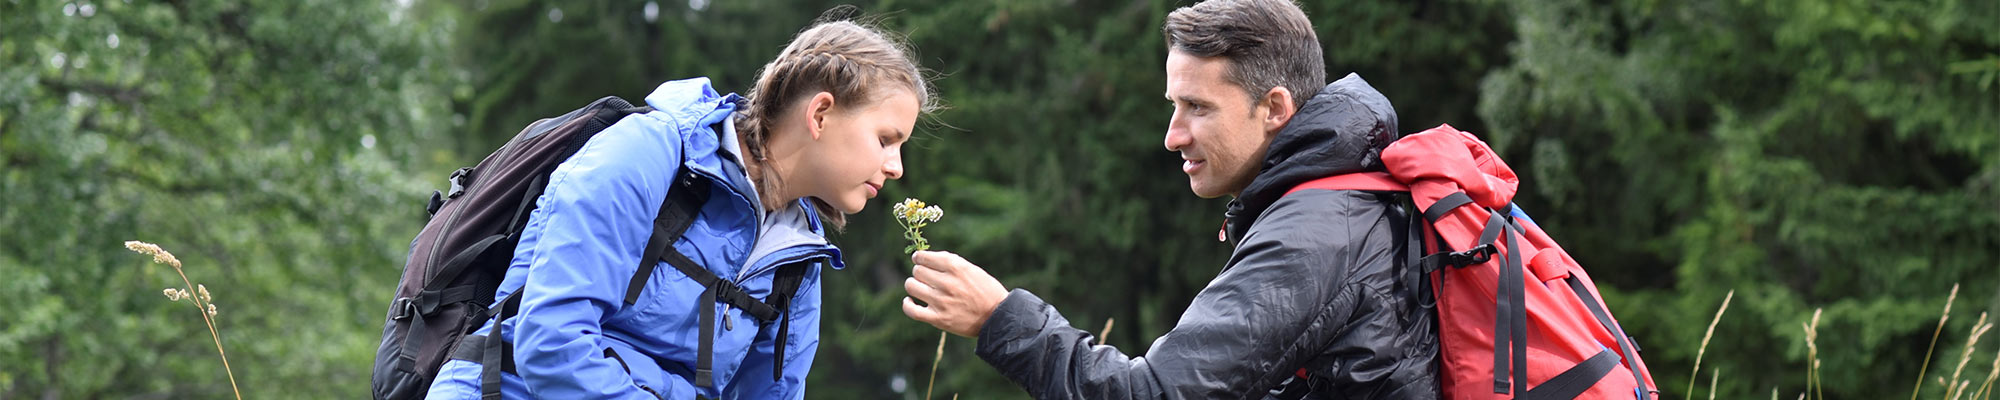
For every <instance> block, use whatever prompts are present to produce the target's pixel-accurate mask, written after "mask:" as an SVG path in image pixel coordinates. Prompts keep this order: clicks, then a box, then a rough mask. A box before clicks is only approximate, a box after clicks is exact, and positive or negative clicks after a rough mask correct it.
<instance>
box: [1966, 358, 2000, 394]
mask: <svg viewBox="0 0 2000 400" xmlns="http://www.w3.org/2000/svg"><path fill="white" fill-rule="evenodd" d="M1996 378H2000V351H1996V352H1994V354H1993V366H1992V367H1989V368H1987V369H1986V383H1983V384H1980V385H1979V391H1977V392H1974V393H1973V394H1972V397H1971V398H1974V399H1985V398H1989V397H1992V396H1993V380H1994V379H1996Z"/></svg>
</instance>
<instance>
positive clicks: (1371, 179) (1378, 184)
mask: <svg viewBox="0 0 2000 400" xmlns="http://www.w3.org/2000/svg"><path fill="white" fill-rule="evenodd" d="M1306 189H1328V190H1366V191H1379V192H1408V191H1410V185H1407V184H1404V183H1403V182H1401V181H1397V180H1396V178H1395V177H1393V176H1389V173H1387V172H1356V173H1351V174H1340V175H1334V176H1329V177H1325V178H1319V179H1314V180H1310V181H1306V183H1301V184H1299V185H1298V186H1294V187H1292V190H1287V191H1285V194H1286V195H1291V194H1292V193H1298V192H1299V191H1300V190H1306Z"/></svg>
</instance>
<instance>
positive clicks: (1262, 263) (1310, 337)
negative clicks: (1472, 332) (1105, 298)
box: [977, 201, 1373, 399]
mask: <svg viewBox="0 0 2000 400" xmlns="http://www.w3.org/2000/svg"><path fill="white" fill-rule="evenodd" d="M1285 203H1292V202H1285V201H1281V202H1280V204H1277V205H1274V206H1273V208H1272V209H1271V211H1270V212H1268V213H1267V214H1266V217H1265V218H1264V220H1265V221H1268V222H1267V223H1265V224H1264V225H1267V227H1258V228H1263V229H1253V230H1252V232H1251V233H1250V234H1249V235H1247V236H1246V237H1245V238H1244V240H1243V243H1242V244H1240V245H1239V246H1238V247H1237V249H1236V252H1235V253H1234V254H1233V255H1232V256H1231V260H1230V266H1229V267H1228V268H1227V269H1225V270H1224V271H1223V273H1222V274H1221V275H1219V276H1217V277H1216V278H1215V279H1214V280H1213V281H1211V282H1209V285H1208V287H1207V288H1205V289H1202V291H1201V292H1200V293H1199V294H1197V295H1196V296H1195V298H1194V301H1193V303H1192V304H1190V306H1189V308H1188V310H1187V311H1186V312H1185V313H1184V314H1182V316H1181V318H1180V320H1179V324H1178V325H1176V326H1175V327H1174V328H1173V330H1171V331H1169V332H1167V333H1166V335H1164V336H1161V337H1160V338H1159V339H1158V340H1155V341H1154V342H1153V346H1152V348H1151V349H1148V350H1147V351H1146V354H1145V355H1144V356H1141V357H1130V356H1127V355H1125V354H1123V353H1121V352H1119V351H1118V350H1117V349H1115V348H1112V347H1110V346H1101V345H1098V346H1093V345H1091V342H1092V340H1091V338H1090V334H1089V333H1087V332H1084V331H1082V330H1078V329H1075V328H1072V327H1071V326H1070V323H1069V321H1068V320H1066V319H1064V318H1063V317H1062V315H1061V314H1059V313H1057V312H1056V310H1055V308H1054V307H1052V306H1050V305H1048V304H1047V303H1044V302H1043V301H1042V300H1041V299H1039V298H1037V297H1035V295H1033V294H1031V293H1029V292H1027V291H1025V290H1019V289H1017V290H1015V291H1014V292H1013V293H1010V294H1009V295H1008V296H1007V299H1006V300H1005V301H1003V302H1002V303H1001V304H1000V306H999V307H998V308H997V309H996V310H994V313H993V315H992V316H991V317H990V318H989V319H988V320H987V321H986V325H985V326H984V327H983V328H981V331H980V334H979V344H978V350H977V351H978V354H979V356H980V358H981V359H984V360H986V361H987V363H989V364H992V365H993V366H994V367H995V368H996V369H998V370H999V371H1000V373H1001V374H1002V375H1005V376H1006V377H1007V378H1008V379H1010V380H1013V381H1014V382H1015V383H1016V384H1018V385H1020V386H1022V388H1024V389H1026V390H1027V392H1028V393H1029V395H1031V396H1034V397H1035V398H1038V399H1242V398H1263V397H1264V396H1265V395H1266V394H1267V393H1268V392H1269V389H1271V388H1273V387H1274V386H1276V385H1277V384H1278V383H1279V382H1280V381H1282V380H1283V379H1284V378H1285V377H1287V376H1291V375H1292V374H1293V373H1294V371H1297V370H1298V369H1299V368H1300V367H1302V366H1303V364H1304V363H1305V362H1306V360H1307V359H1308V358H1310V357H1312V356H1313V355H1314V354H1316V353H1317V352H1318V350H1319V349H1320V348H1321V347H1323V346H1325V345H1326V343H1328V342H1329V341H1330V340H1331V339H1330V337H1331V335H1332V332H1333V331H1335V329H1331V328H1330V327H1339V326H1342V325H1344V324H1346V321H1347V320H1348V319H1349V318H1350V317H1351V316H1352V314H1353V311H1354V309H1355V307H1354V305H1355V304H1356V297H1357V293H1356V291H1357V288H1356V285H1350V284H1346V283H1345V281H1346V278H1347V277H1346V276H1345V275H1346V274H1345V273H1344V272H1343V271H1344V270H1345V268H1344V266H1346V265H1349V264H1351V263H1353V262H1355V261H1356V260H1355V258H1356V254H1355V252H1353V251H1351V250H1350V248H1351V247H1353V246H1352V245H1350V244H1349V242H1350V241H1351V238H1356V237H1360V236H1361V235H1364V234H1365V232H1366V231H1367V230H1369V229H1373V226H1372V225H1371V224H1365V223H1363V224H1341V223H1328V222H1329V221H1328V219H1327V218H1328V216H1326V215H1321V214H1320V213H1325V212H1341V211H1340V210H1328V209H1327V208H1325V207H1319V208H1317V209H1316V210H1304V209H1303V208H1309V207H1298V206H1296V205H1292V206H1290V207H1287V204H1285ZM1307 211H1310V212H1309V213H1308V212H1307Z"/></svg>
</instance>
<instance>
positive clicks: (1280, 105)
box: [1257, 86, 1299, 136]
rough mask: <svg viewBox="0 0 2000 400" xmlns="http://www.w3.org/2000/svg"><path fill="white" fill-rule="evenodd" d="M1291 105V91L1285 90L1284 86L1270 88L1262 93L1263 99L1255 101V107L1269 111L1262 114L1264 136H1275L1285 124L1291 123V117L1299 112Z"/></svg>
mask: <svg viewBox="0 0 2000 400" xmlns="http://www.w3.org/2000/svg"><path fill="white" fill-rule="evenodd" d="M1292 104H1293V103H1292V91H1291V89H1286V88H1285V87H1284V86H1272V87H1271V90H1266V91H1264V97H1263V98H1260V99H1257V106H1258V107H1259V108H1263V109H1265V110H1269V111H1268V112H1266V113H1265V114H1264V120H1263V123H1264V133H1265V134H1267V135H1273V136H1275V135H1277V134H1278V130H1280V129H1284V128H1285V124H1286V123H1288V122H1291V121H1292V116H1294V115H1297V114H1298V112H1299V110H1298V108H1297V107H1295V106H1293V105H1292Z"/></svg>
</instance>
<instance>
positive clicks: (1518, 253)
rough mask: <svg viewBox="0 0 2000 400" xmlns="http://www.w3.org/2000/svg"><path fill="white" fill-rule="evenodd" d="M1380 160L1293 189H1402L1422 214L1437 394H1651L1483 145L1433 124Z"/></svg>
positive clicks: (1591, 293)
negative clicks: (1378, 166) (1376, 166)
mask: <svg viewBox="0 0 2000 400" xmlns="http://www.w3.org/2000/svg"><path fill="white" fill-rule="evenodd" d="M1382 162H1383V164H1384V165H1385V166H1386V167H1387V169H1388V172H1387V173H1380V172H1369V173H1356V174H1346V175H1339V176H1333V177H1327V178H1322V179H1318V180H1314V181H1311V182H1307V183H1305V184H1302V185H1299V186H1298V187H1297V188H1294V189H1292V191H1293V192H1296V191H1299V190H1305V189H1332V190H1367V191H1393V192H1402V191H1407V192H1409V193H1410V198H1411V200H1413V201H1414V202H1415V206H1416V208H1414V209H1415V210H1423V214H1424V220H1423V222H1422V223H1421V224H1422V225H1424V226H1423V228H1422V229H1421V230H1417V229H1412V230H1411V232H1422V234H1423V235H1424V236H1425V237H1424V247H1425V249H1424V253H1425V254H1428V255H1426V256H1424V257H1423V258H1422V259H1421V260H1420V261H1418V262H1419V263H1420V265H1421V268H1422V271H1423V272H1425V273H1426V275H1427V276H1428V278H1429V279H1428V281H1429V284H1430V289H1431V290H1430V291H1429V292H1430V293H1431V296H1432V297H1434V300H1435V301H1436V306H1437V312H1438V322H1439V324H1438V334H1439V336H1440V340H1439V343H1440V353H1441V354H1440V360H1441V366H1440V368H1441V371H1440V374H1439V375H1440V378H1441V379H1440V380H1441V382H1442V384H1443V385H1444V388H1443V389H1444V391H1443V393H1444V397H1445V398H1447V399H1455V400H1473V399H1482V400H1483V399H1509V398H1513V399H1574V398H1587V399H1623V398H1630V399H1652V398H1655V397H1657V396H1658V391H1657V386H1655V385H1654V383H1653V381H1652V378H1651V376H1650V373H1649V372H1648V371H1647V370H1646V366H1645V362H1644V361H1642V360H1641V359H1640V357H1639V352H1638V350H1639V349H1638V347H1637V345H1636V344H1635V343H1633V341H1632V339H1631V338H1630V337H1628V336H1626V335H1625V334H1624V331H1623V329H1622V328H1621V327H1620V326H1619V325H1618V322H1617V320H1616V319H1614V318H1612V316H1611V313H1610V312H1609V311H1608V307H1606V306H1605V304H1604V302H1603V301H1602V300H1601V299H1602V298H1601V297H1600V296H1599V295H1598V292H1597V289H1596V284H1595V283H1593V282H1592V281H1591V280H1590V276H1589V274H1587V273H1585V272H1584V269H1583V267H1582V266H1581V265H1579V264H1578V263H1577V262H1576V260H1575V259H1574V258H1571V257H1570V255H1569V253H1568V252H1566V251H1564V250H1563V248H1562V246H1561V245H1559V244H1557V243H1556V242H1555V240H1553V239H1550V238H1549V236H1548V234H1547V233H1546V232H1543V231H1542V229H1541V227H1539V226H1536V225H1535V223H1534V222H1533V221H1531V220H1529V219H1528V218H1527V216H1526V214H1525V213H1521V212H1519V210H1518V209H1516V208H1514V207H1513V198H1514V194H1515V193H1516V191H1517V190H1518V189H1519V187H1520V179H1519V177H1517V176H1516V175H1515V174H1514V171H1513V170H1512V169H1510V168H1508V167H1507V163H1506V162H1504V161H1502V160H1500V157H1499V156H1498V155H1496V154H1494V152H1493V149H1492V148H1491V147H1488V146H1487V145H1486V143H1485V142H1482V141H1480V140H1479V139H1478V138H1477V137H1474V136H1472V134H1470V133H1466V132H1463V131H1459V130H1457V129H1453V128H1452V127H1451V126H1450V125H1442V126H1439V127H1436V128H1431V129H1429V130H1425V131H1423V132H1419V133H1415V134H1411V135H1408V136H1405V137H1403V138H1402V139H1399V140H1397V141H1396V142H1395V143H1392V144H1390V145H1389V147H1388V149H1387V150H1384V151H1383V152H1382ZM1424 300H1433V299H1424Z"/></svg>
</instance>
